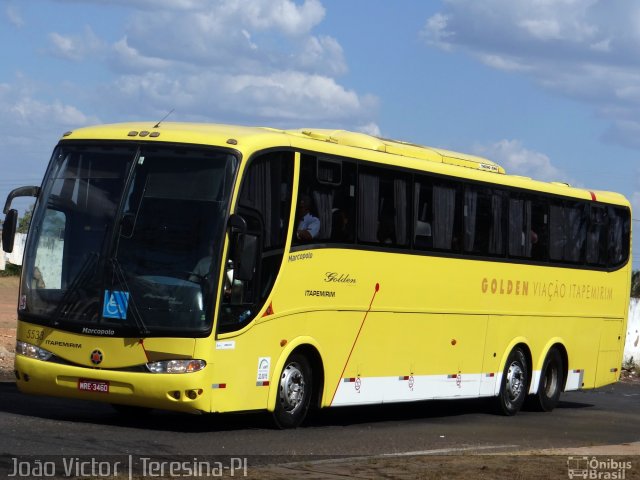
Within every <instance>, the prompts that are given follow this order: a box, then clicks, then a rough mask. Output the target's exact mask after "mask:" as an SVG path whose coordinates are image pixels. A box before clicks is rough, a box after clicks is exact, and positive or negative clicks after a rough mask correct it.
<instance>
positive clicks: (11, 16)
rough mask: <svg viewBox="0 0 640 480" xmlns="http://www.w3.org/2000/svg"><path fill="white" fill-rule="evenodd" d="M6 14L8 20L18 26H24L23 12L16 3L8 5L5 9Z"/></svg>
mask: <svg viewBox="0 0 640 480" xmlns="http://www.w3.org/2000/svg"><path fill="white" fill-rule="evenodd" d="M5 14H6V16H7V20H9V23H10V24H11V25H13V26H14V27H16V28H22V27H24V19H23V18H22V14H21V13H20V11H19V10H18V9H17V8H16V7H15V6H14V5H11V4H9V5H7V8H6V9H5Z"/></svg>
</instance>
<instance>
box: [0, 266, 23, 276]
mask: <svg viewBox="0 0 640 480" xmlns="http://www.w3.org/2000/svg"><path fill="white" fill-rule="evenodd" d="M20 272H22V267H21V266H20V265H14V264H13V263H7V265H6V266H5V269H4V270H0V277H19V276H20Z"/></svg>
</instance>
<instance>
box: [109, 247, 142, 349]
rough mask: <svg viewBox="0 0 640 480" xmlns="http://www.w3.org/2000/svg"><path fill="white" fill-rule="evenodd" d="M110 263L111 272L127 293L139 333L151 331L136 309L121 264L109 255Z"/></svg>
mask: <svg viewBox="0 0 640 480" xmlns="http://www.w3.org/2000/svg"><path fill="white" fill-rule="evenodd" d="M111 265H112V266H113V273H114V274H115V276H116V281H117V282H118V283H119V284H120V285H123V286H124V288H125V290H126V291H127V292H128V293H129V306H130V307H131V316H132V317H133V321H134V322H135V323H136V326H137V327H138V330H139V331H140V335H143V336H146V335H149V333H151V331H150V330H149V328H148V327H147V325H146V324H145V323H144V320H143V319H142V315H140V310H138V306H137V305H136V300H135V297H134V294H133V291H132V290H131V289H130V288H129V284H128V283H127V278H126V274H125V271H124V269H123V268H122V265H121V264H120V262H119V261H118V259H117V258H116V257H111Z"/></svg>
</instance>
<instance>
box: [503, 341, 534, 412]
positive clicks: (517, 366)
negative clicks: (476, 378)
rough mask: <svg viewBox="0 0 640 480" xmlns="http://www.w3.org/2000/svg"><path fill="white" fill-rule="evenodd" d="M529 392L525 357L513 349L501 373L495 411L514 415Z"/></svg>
mask: <svg viewBox="0 0 640 480" xmlns="http://www.w3.org/2000/svg"><path fill="white" fill-rule="evenodd" d="M528 390H529V366H528V365H527V357H526V356H525V354H524V352H523V351H522V349H521V348H520V347H516V348H514V349H513V350H512V351H511V353H510V354H509V357H508V358H507V363H506V365H505V366H504V372H502V381H501V382H500V392H499V393H498V398H497V407H498V408H497V410H498V413H500V414H502V415H507V416H511V415H515V414H516V413H518V411H519V410H520V408H522V404H523V403H524V401H525V399H526V398H527V392H528Z"/></svg>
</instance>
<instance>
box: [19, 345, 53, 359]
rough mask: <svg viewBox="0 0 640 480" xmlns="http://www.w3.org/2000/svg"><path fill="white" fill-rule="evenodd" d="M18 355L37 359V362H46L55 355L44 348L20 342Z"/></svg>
mask: <svg viewBox="0 0 640 480" xmlns="http://www.w3.org/2000/svg"><path fill="white" fill-rule="evenodd" d="M16 354H18V355H24V356H25V357H29V358H35V359H36V360H42V361H44V362H46V361H47V360H49V359H50V358H51V357H52V356H53V353H51V352H50V351H48V350H45V349H44V348H40V347H36V346H35V345H31V344H30V343H27V342H21V341H20V340H18V341H17V342H16Z"/></svg>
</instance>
